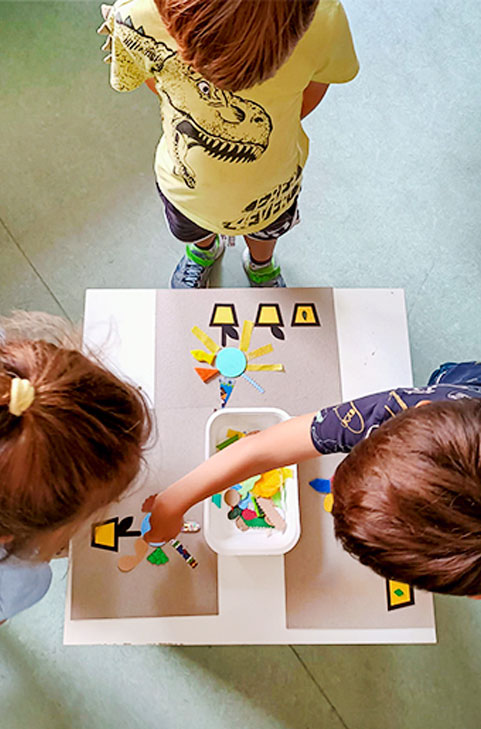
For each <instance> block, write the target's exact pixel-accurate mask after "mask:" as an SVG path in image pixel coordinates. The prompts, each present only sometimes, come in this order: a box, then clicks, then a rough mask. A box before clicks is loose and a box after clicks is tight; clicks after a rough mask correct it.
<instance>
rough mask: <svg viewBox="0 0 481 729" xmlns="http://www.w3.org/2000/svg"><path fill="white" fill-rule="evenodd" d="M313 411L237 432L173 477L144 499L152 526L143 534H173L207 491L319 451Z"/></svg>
mask: <svg viewBox="0 0 481 729" xmlns="http://www.w3.org/2000/svg"><path fill="white" fill-rule="evenodd" d="M314 415H315V413H310V414H308V415H300V416H299V417H297V418H291V419H290V420H287V421H286V422H284V423H279V425H274V426H272V427H271V428H267V429H266V430H263V431H261V432H260V433H257V434H256V435H250V436H248V437H246V438H241V439H240V440H238V441H237V442H236V443H233V444H232V445H230V446H228V447H227V448H224V449H223V450H222V451H220V452H219V453H216V454H215V455H214V456H212V457H211V458H209V459H208V460H207V461H204V463H201V464H200V466H197V468H195V469H194V470H193V471H191V472H190V473H188V474H187V475H186V476H184V477H183V478H181V479H180V480H179V481H176V482H175V483H173V484H172V485H171V486H169V488H168V489H166V490H165V491H163V492H162V493H160V494H158V495H157V496H156V497H155V500H154V499H153V498H151V499H147V501H146V502H145V504H144V511H152V516H151V520H150V523H151V525H152V529H151V531H150V532H148V533H147V534H146V535H145V539H146V540H147V541H149V542H160V541H167V540H168V539H171V538H173V537H175V536H176V534H178V533H179V531H180V529H181V527H182V523H183V514H184V512H185V511H187V510H188V509H190V507H191V506H193V505H194V504H196V503H198V502H199V501H202V499H205V498H207V497H208V496H212V494H216V493H218V492H219V491H223V490H224V489H226V488H228V487H229V486H233V485H234V484H236V483H239V482H240V481H244V480H245V479H246V478H250V476H255V475H257V474H258V473H263V472H264V471H270V470H271V469H272V468H280V467H282V466H288V465H290V464H292V463H299V462H300V461H305V460H308V459H309V458H315V457H316V456H319V452H318V451H317V450H316V448H315V447H314V445H313V443H312V440H311V423H312V419H313V417H314Z"/></svg>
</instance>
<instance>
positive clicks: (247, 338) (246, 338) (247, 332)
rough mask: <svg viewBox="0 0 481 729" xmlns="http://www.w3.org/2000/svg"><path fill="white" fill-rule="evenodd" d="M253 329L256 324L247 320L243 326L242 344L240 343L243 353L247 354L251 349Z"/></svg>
mask: <svg viewBox="0 0 481 729" xmlns="http://www.w3.org/2000/svg"><path fill="white" fill-rule="evenodd" d="M253 329H254V322H253V321H248V320H247V319H246V320H245V321H244V323H243V325H242V334H241V338H240V343H239V349H240V350H241V352H247V350H248V349H249V345H250V343H251V337H252V330H253Z"/></svg>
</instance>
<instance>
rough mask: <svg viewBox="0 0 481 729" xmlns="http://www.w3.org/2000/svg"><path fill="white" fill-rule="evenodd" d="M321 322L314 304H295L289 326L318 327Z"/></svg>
mask: <svg viewBox="0 0 481 729" xmlns="http://www.w3.org/2000/svg"><path fill="white" fill-rule="evenodd" d="M320 326H321V322H320V320H319V316H318V314H317V309H316V307H315V304H295V305H294V311H293V312H292V321H291V327H320Z"/></svg>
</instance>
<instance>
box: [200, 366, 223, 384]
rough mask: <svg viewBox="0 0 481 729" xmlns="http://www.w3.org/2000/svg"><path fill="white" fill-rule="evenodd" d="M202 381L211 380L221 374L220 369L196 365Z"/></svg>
mask: <svg viewBox="0 0 481 729" xmlns="http://www.w3.org/2000/svg"><path fill="white" fill-rule="evenodd" d="M194 369H195V371H196V372H197V374H198V375H199V377H200V379H201V380H202V382H209V381H210V380H212V378H213V377H216V376H217V375H218V374H219V370H215V369H214V370H211V369H209V368H208V367H194Z"/></svg>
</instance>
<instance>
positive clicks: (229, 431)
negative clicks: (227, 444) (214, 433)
mask: <svg viewBox="0 0 481 729" xmlns="http://www.w3.org/2000/svg"><path fill="white" fill-rule="evenodd" d="M234 435H238V436H239V438H245V435H246V434H245V433H241V431H240V430H232V428H229V430H228V431H227V437H228V438H232V436H234Z"/></svg>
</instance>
